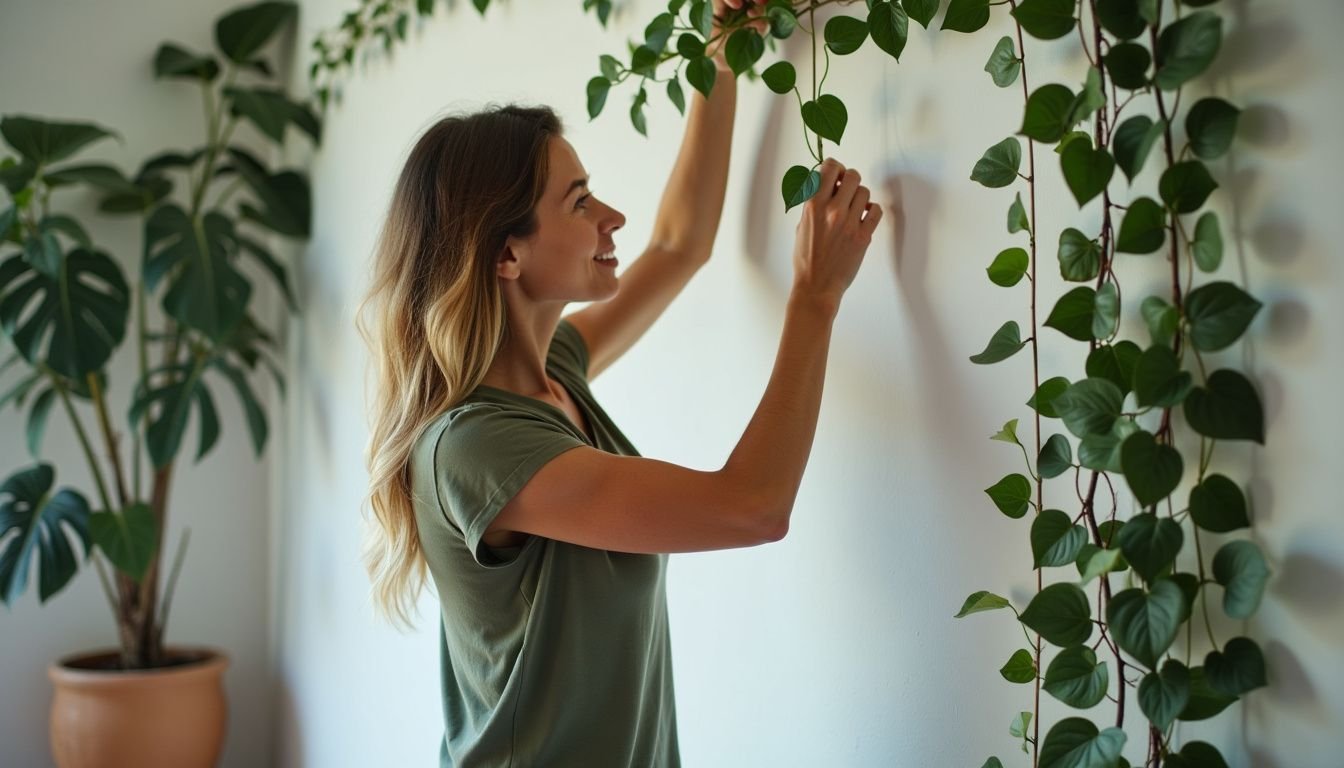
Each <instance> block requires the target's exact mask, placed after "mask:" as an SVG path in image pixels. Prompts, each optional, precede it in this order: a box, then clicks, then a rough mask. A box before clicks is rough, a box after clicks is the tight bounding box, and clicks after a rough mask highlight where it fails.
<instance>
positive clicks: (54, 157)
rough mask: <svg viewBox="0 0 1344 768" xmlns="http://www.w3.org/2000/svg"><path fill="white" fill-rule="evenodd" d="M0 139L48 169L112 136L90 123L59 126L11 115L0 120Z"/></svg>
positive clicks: (29, 160)
mask: <svg viewBox="0 0 1344 768" xmlns="http://www.w3.org/2000/svg"><path fill="white" fill-rule="evenodd" d="M0 135H3V136H4V137H5V141H7V142H9V145H10V146H11V147H13V148H14V149H15V150H16V151H17V152H18V153H19V154H20V155H22V156H23V158H24V159H25V160H26V161H27V162H29V163H32V164H34V165H51V164H52V163H54V162H56V161H58V160H64V159H65V158H67V157H70V156H71V155H73V154H75V153H76V152H78V151H79V150H81V149H83V148H84V147H85V146H86V145H88V144H92V143H93V142H95V141H98V140H99V139H103V138H107V137H108V136H114V135H116V134H114V133H112V132H111V131H109V130H107V129H106V128H103V127H102V126H100V125H96V124H94V123H59V122H55V121H48V120H39V119H37V118H32V117H22V116H18V115H11V116H9V117H6V118H4V119H0ZM14 181H17V179H15V180H14ZM6 186H7V187H8V186H9V185H8V184H7V185H6ZM23 186H26V182H25V184H24V185H20V189H21V188H22V187H23ZM11 191H13V190H12V189H11Z"/></svg>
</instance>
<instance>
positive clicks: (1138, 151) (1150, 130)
mask: <svg viewBox="0 0 1344 768" xmlns="http://www.w3.org/2000/svg"><path fill="white" fill-rule="evenodd" d="M1165 130H1166V122H1165V121H1163V120H1158V121H1157V122H1153V120H1152V119H1151V118H1149V117H1147V116H1146V115H1135V116H1134V117H1131V118H1129V119H1128V120H1125V121H1124V122H1123V123H1121V124H1120V126H1119V127H1118V128H1116V129H1115V139H1114V141H1113V142H1112V143H1111V149H1112V150H1113V151H1114V152H1115V162H1116V164H1117V165H1119V166H1120V170H1122V171H1124V173H1125V178H1127V179H1129V180H1130V182H1133V181H1134V177H1135V176H1138V175H1139V171H1141V170H1143V164H1144V162H1146V161H1147V160H1148V154H1149V153H1150V152H1151V151H1152V149H1153V145H1154V144H1156V143H1157V140H1158V139H1160V138H1162V133H1163V131H1165Z"/></svg>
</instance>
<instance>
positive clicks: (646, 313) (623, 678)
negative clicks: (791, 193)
mask: <svg viewBox="0 0 1344 768" xmlns="http://www.w3.org/2000/svg"><path fill="white" fill-rule="evenodd" d="M728 4H729V5H730V6H732V7H739V6H740V5H741V0H736V2H734V0H728ZM718 10H719V11H720V16H721V15H722V10H723V9H722V8H719V9H718ZM716 60H717V62H718V64H719V75H718V79H717V81H716V84H715V86H714V88H713V90H712V95H711V98H709V99H705V98H704V97H702V96H700V95H699V94H698V92H697V93H696V94H695V96H694V101H693V104H692V106H691V109H690V115H689V117H688V124H687V128H686V135H685V139H684V140H683V143H682V147H681V151H680V153H679V155H678V158H677V161H676V164H675V166H674V168H673V170H672V175H671V179H670V181H669V183H668V186H667V190H666V192H665V193H664V195H663V198H662V202H661V204H660V206H659V210H658V215H657V220H656V222H655V225H654V228H653V236H652V240H651V242H650V244H649V246H648V248H647V249H646V250H645V251H644V253H643V254H642V255H641V256H640V257H639V258H638V259H637V260H636V261H635V262H634V263H632V264H631V265H630V267H629V268H628V269H627V270H626V271H625V272H624V273H623V274H622V275H621V276H619V277H618V276H617V274H616V264H617V262H616V260H615V259H614V258H611V256H612V254H613V252H614V249H615V241H614V237H613V235H614V233H615V232H616V230H618V229H619V228H620V227H621V226H622V225H623V224H624V222H625V218H624V216H622V215H621V213H620V212H619V211H617V210H616V209H614V208H612V207H610V206H608V205H607V204H606V203H604V202H602V201H601V200H599V199H598V198H596V197H595V196H594V195H593V193H592V192H591V191H590V190H589V189H588V187H587V181H588V177H587V174H586V173H585V171H584V169H583V165H582V163H581V162H580V160H579V158H578V155H577V154H576V153H575V151H574V148H573V147H572V146H570V144H569V142H567V141H566V140H565V138H564V137H563V136H562V135H561V128H560V124H559V121H558V120H557V119H556V117H555V115H554V114H553V113H552V112H551V111H550V110H547V109H545V108H524V107H502V108H495V109H490V110H486V111H484V112H481V113H477V114H473V115H468V116H456V117H449V118H446V119H444V120H442V121H440V122H439V123H437V124H436V125H435V126H433V127H432V128H430V129H429V131H427V132H426V133H425V135H424V136H423V137H422V138H421V139H420V140H419V142H418V143H417V144H416V146H415V148H414V149H413V150H412V152H411V154H410V156H409V158H408V159H407V162H406V165H405V168H404V169H403V171H402V174H401V176H400V179H399V181H398V183H397V187H396V190H395V193H394V197H393V201H392V205H391V211H390V214H389V217H388V220H387V223H386V225H385V228H384V231H383V233H382V238H381V242H380V244H379V249H378V254H377V260H376V264H375V276H374V283H373V287H372V290H371V292H370V295H369V297H368V298H367V299H366V301H365V304H366V305H372V306H374V307H376V315H375V322H374V325H373V328H372V329H369V328H368V327H367V326H366V325H365V324H364V323H363V322H362V321H361V322H360V330H361V332H362V333H363V334H364V335H365V338H366V340H368V341H369V343H370V345H371V346H372V347H373V352H374V354H373V359H375V360H377V361H378V362H379V365H380V376H379V382H380V388H379V391H378V392H377V398H378V399H377V402H376V407H375V413H374V424H373V430H372V436H371V440H370V445H369V451H368V460H369V469H370V474H371V484H372V490H371V494H370V501H371V506H372V510H373V513H374V517H375V518H376V522H377V525H376V526H375V528H374V530H373V536H372V538H371V540H370V543H371V546H370V548H369V551H368V553H367V556H366V559H367V564H368V567H369V570H370V574H371V577H372V579H373V582H374V594H375V602H376V604H377V605H378V607H379V608H380V609H381V610H382V611H383V612H384V613H385V614H386V615H388V616H389V617H392V618H393V619H394V620H399V621H401V622H404V623H407V624H409V623H410V622H409V618H408V608H410V607H411V606H413V605H414V601H415V598H416V596H417V595H418V593H419V590H420V587H421V586H422V585H423V583H424V580H425V572H426V570H428V572H429V575H430V576H431V577H432V578H433V580H434V585H435V588H436V590H437V593H438V596H439V599H440V604H441V609H442V621H441V622H440V639H441V642H440V658H441V663H442V687H443V688H442V690H443V706H444V721H445V735H444V740H443V742H442V745H441V751H440V762H441V765H445V766H448V765H452V766H477V765H481V766H501V765H515V766H533V765H545V766H551V765H575V766H594V767H601V766H641V767H642V766H675V765H678V764H679V757H678V750H677V732H676V717H675V709H674V699H673V690H672V668H671V656H670V650H669V645H668V627H667V610H666V603H665V595H664V584H663V576H664V569H665V565H666V555H667V553H671V552H694V551H703V550H711V549H721V548H727V547H745V546H752V545H756V544H761V543H764V542H770V541H776V540H778V539H780V538H782V537H783V536H784V534H785V532H786V531H787V529H788V522H789V515H790V512H791V510H792V507H793V503H794V498H795V496H796V494H797V490H798V485H799V482H800V480H801V478H802V474H803V469H804V466H805V465H806V462H807V457H808V453H809V452H810V450H811V445H812V438H813V434H814V432H815V429H816V422H817V412H818V409H819V407H820V400H821V392H822V383H823V379H824V374H825V364H826V355H827V350H828V347H829V343H830V334H831V324H832V321H833V320H834V318H835V314H836V311H837V310H838V308H839V304H840V300H841V296H842V295H843V294H844V292H845V290H846V289H847V288H848V286H849V284H850V283H851V282H852V280H853V279H854V275H855V272H856V271H857V270H858V267H859V264H860V262H861V261H862V258H863V255H864V252H865V251H866V250H867V247H868V244H869V242H870V241H871V238H872V234H873V230H874V229H875V228H876V226H877V223H878V222H879V221H880V220H881V217H882V211H881V209H880V207H878V206H876V205H874V204H872V203H870V202H869V191H868V189H867V188H866V187H864V186H862V185H860V183H859V175H858V173H856V172H854V171H852V170H847V169H845V168H843V167H842V166H841V165H840V164H839V163H837V162H835V161H834V160H827V161H826V162H825V163H824V164H823V165H822V167H821V177H822V183H821V192H819V193H818V194H817V195H816V196H815V197H814V198H813V199H812V200H810V201H809V202H808V203H806V204H805V205H804V206H803V211H802V216H801V220H800V222H799V225H798V229H797V244H796V247H795V251H794V269H795V281H794V287H793V291H792V293H791V295H790V298H789V302H788V311H787V314H786V317H785V322H784V330H783V336H782V339H781V341H780V346H779V353H778V357H777V359H776V364H775V369H774V372H773V374H772V376H771V378H770V382H769V384H768V386H767V387H766V391H765V394H764V397H763V398H762V400H761V404H760V406H759V408H758V409H757V411H756V414H755V416H754V417H753V418H752V420H751V421H750V423H749V425H748V427H747V429H746V431H745V433H744V434H743V436H742V438H741V440H740V441H739V443H738V444H737V447H736V448H735V449H734V451H733V452H732V455H731V456H730V457H729V459H728V461H727V462H726V464H725V465H724V466H723V468H722V469H720V470H718V471H715V472H703V471H696V470H692V469H688V468H684V467H680V466H676V465H673V464H669V463H666V462H661V461H657V460H653V459H646V458H642V457H640V456H639V454H638V452H637V451H636V450H635V448H634V446H632V445H631V444H630V442H629V441H628V440H627V439H626V438H625V436H624V435H623V434H622V433H621V431H620V430H619V429H618V428H617V427H616V425H615V424H613V423H612V421H611V419H610V418H609V417H608V416H607V414H606V412H605V411H603V410H602V408H601V406H600V405H598V403H597V402H596V400H595V399H594V398H593V395H592V393H591V391H590V390H589V388H588V381H589V380H590V379H592V378H593V377H595V376H597V375H598V374H599V373H601V372H602V371H603V370H604V369H606V368H607V367H608V366H609V365H611V364H612V363H613V362H615V361H616V360H617V359H618V358H619V357H620V356H621V354H622V353H624V352H625V351H626V350H627V349H629V348H630V346H631V345H632V344H634V342H635V341H636V340H638V339H639V338H640V336H641V335H643V333H644V332H645V330H647V329H648V327H649V326H650V325H652V323H653V322H654V320H656V319H657V317H658V316H659V315H660V314H661V313H662V311H663V310H664V309H665V308H666V307H667V305H668V304H669V303H670V302H671V301H672V299H673V298H674V297H675V296H676V295H677V294H678V293H679V292H680V291H681V289H682V288H683V287H684V286H685V285H686V283H687V282H688V281H689V280H690V278H691V277H692V276H693V275H694V274H695V272H696V270H697V269H698V268H699V267H700V266H701V265H702V264H703V263H704V262H705V261H706V260H707V259H708V258H709V254H710V251H711V249H712V246H713V241H714V236H715V232H716V230H717V229H718V222H719V215H720V211H721V210H722V206H723V198H724V188H725V184H726V178H727V167H728V150H729V144H730V140H731V135H732V123H733V112H734V109H735V100H736V95H735V83H734V79H733V76H732V73H731V71H730V70H728V67H727V65H726V64H725V63H724V62H723V59H722V58H721V56H719V57H716ZM571 301H585V302H595V303H593V304H591V305H590V306H589V307H587V308H585V309H583V310H581V311H579V312H575V313H573V314H571V315H569V316H568V317H564V318H562V317H561V313H562V311H563V310H564V308H565V306H566V304H567V303H568V302H571ZM362 312H363V309H362V308H361V314H362Z"/></svg>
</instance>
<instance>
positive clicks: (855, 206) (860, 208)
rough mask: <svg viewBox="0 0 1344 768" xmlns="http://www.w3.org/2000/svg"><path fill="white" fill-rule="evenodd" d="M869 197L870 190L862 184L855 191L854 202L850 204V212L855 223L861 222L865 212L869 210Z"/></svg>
mask: <svg viewBox="0 0 1344 768" xmlns="http://www.w3.org/2000/svg"><path fill="white" fill-rule="evenodd" d="M868 195H869V191H868V188H867V187H865V186H863V185H862V184H860V185H859V188H858V189H857V190H855V191H854V200H853V202H851V203H850V204H849V212H850V214H851V215H852V216H853V217H854V220H855V221H859V220H860V218H861V217H862V216H863V212H864V211H865V210H866V209H867V208H868Z"/></svg>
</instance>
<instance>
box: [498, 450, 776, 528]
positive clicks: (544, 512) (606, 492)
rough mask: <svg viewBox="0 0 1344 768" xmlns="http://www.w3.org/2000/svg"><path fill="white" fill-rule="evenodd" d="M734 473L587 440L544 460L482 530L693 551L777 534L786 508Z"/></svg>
mask: <svg viewBox="0 0 1344 768" xmlns="http://www.w3.org/2000/svg"><path fill="white" fill-rule="evenodd" d="M758 498H759V497H758V495H757V494H754V493H752V492H751V490H750V489H749V488H748V487H746V486H744V485H743V484H741V483H739V482H737V481H735V480H734V479H733V477H732V476H730V475H727V474H725V473H724V472H722V471H719V472H703V471H699V470H693V469H688V468H686V467H681V466H678V465H676V464H670V463H668V462H664V461H658V460H656V459H646V458H641V457H637V456H618V455H616V454H610V453H605V452H603V451H599V450H596V449H594V448H590V447H580V448H575V449H573V450H570V451H566V452H564V453H561V454H560V455H558V456H556V457H555V458H553V459H551V460H550V461H548V462H546V464H545V465H543V466H542V467H541V468H540V469H538V470H537V471H536V473H535V474H533V475H532V477H531V479H530V480H528V482H527V483H526V484H525V485H524V486H523V487H522V489H521V490H519V491H518V492H517V493H516V494H515V495H514V496H513V498H512V499H511V500H510V501H509V502H508V503H507V504H505V506H504V507H503V509H501V510H500V512H499V514H498V515H497V516H496V517H495V519H494V522H493V523H492V524H491V525H490V526H489V528H488V529H487V531H489V532H494V531H519V532H523V533H530V534H534V535H537V536H543V537H545V538H548V539H556V540H558V541H566V542H570V543H572V544H579V545H581V546H585V547H592V548H594V549H607V550H612V551H618V552H640V553H665V552H699V551H705V550H712V549H725V548H729V547H744V546H753V545H756V544H762V543H765V542H767V541H775V540H777V539H779V538H781V537H782V536H783V534H784V531H783V530H782V529H783V527H784V526H786V525H787V515H773V514H770V511H769V510H765V509H762V505H761V503H760V502H759V500H758Z"/></svg>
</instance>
